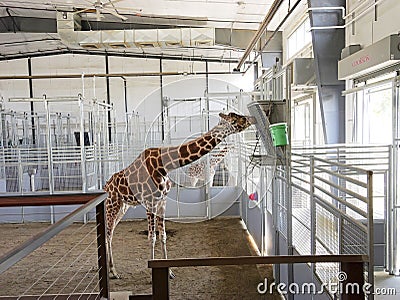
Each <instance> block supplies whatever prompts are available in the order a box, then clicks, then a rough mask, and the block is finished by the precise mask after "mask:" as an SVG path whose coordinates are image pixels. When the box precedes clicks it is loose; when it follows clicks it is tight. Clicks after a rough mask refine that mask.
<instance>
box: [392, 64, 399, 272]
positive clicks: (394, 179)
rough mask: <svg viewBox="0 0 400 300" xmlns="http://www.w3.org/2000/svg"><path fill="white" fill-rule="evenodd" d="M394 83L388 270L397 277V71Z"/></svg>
mask: <svg viewBox="0 0 400 300" xmlns="http://www.w3.org/2000/svg"><path fill="white" fill-rule="evenodd" d="M396 75H397V76H396V78H395V81H394V83H393V96H392V97H393V105H392V111H393V142H392V143H393V161H392V170H393V173H392V188H393V190H392V193H393V194H392V197H391V198H392V200H391V206H392V208H393V209H392V212H391V217H392V219H391V220H392V232H391V238H392V246H393V248H392V249H393V250H392V251H393V254H392V264H393V268H392V270H390V272H391V274H394V275H399V274H400V230H399V229H398V226H399V222H400V216H399V210H400V207H399V206H398V200H397V199H398V196H399V187H398V182H399V171H398V167H399V141H400V137H399V135H400V132H399V131H400V112H399V108H400V103H399V102H400V94H399V91H400V89H399V85H400V82H399V80H400V77H399V76H400V71H397V74H396Z"/></svg>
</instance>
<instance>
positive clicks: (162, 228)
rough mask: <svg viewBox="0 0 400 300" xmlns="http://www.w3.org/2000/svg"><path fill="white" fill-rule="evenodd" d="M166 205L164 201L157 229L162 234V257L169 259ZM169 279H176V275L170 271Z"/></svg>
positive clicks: (158, 216)
mask: <svg viewBox="0 0 400 300" xmlns="http://www.w3.org/2000/svg"><path fill="white" fill-rule="evenodd" d="M165 205H166V201H165V200H163V201H162V203H160V205H159V207H158V211H157V227H158V232H159V233H160V242H161V253H162V257H163V258H164V259H167V258H168V255H167V233H166V231H165ZM169 277H170V278H171V279H172V278H175V274H174V273H173V272H172V271H171V269H170V270H169Z"/></svg>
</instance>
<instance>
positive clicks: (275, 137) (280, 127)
mask: <svg viewBox="0 0 400 300" xmlns="http://www.w3.org/2000/svg"><path fill="white" fill-rule="evenodd" d="M269 131H270V132H271V136H272V141H273V143H274V146H285V145H287V144H289V139H288V134H287V124H286V123H276V124H271V125H269Z"/></svg>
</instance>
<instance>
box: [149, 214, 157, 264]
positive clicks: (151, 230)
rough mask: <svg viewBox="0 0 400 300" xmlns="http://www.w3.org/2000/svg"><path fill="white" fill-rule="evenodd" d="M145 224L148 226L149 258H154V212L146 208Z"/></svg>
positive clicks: (155, 238)
mask: <svg viewBox="0 0 400 300" xmlns="http://www.w3.org/2000/svg"><path fill="white" fill-rule="evenodd" d="M147 224H148V226H149V235H148V239H149V246H150V259H154V246H155V244H156V240H157V237H156V228H155V227H156V226H155V225H156V224H155V214H154V212H152V211H151V209H147Z"/></svg>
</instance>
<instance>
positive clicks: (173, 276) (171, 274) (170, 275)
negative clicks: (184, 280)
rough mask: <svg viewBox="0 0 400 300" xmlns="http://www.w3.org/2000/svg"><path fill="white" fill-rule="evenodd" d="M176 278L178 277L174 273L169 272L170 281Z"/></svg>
mask: <svg viewBox="0 0 400 300" xmlns="http://www.w3.org/2000/svg"><path fill="white" fill-rule="evenodd" d="M175 277H176V275H175V274H174V272H172V271H171V270H169V279H174V278H175Z"/></svg>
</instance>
